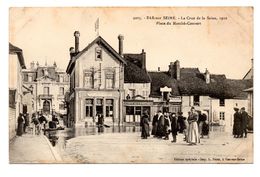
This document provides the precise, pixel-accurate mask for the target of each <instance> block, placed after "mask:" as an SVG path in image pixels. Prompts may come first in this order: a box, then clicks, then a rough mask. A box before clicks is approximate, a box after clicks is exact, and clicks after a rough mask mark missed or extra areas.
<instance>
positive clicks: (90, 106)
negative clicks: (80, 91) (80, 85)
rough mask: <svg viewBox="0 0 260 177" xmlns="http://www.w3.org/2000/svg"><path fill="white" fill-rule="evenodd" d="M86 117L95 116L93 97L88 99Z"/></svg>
mask: <svg viewBox="0 0 260 177" xmlns="http://www.w3.org/2000/svg"><path fill="white" fill-rule="evenodd" d="M85 106H86V117H93V99H86V105H85Z"/></svg>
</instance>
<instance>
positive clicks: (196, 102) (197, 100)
mask: <svg viewBox="0 0 260 177" xmlns="http://www.w3.org/2000/svg"><path fill="white" fill-rule="evenodd" d="M193 105H194V106H199V105H200V96H199V95H194V96H193Z"/></svg>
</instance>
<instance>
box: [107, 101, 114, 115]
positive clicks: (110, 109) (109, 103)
mask: <svg viewBox="0 0 260 177" xmlns="http://www.w3.org/2000/svg"><path fill="white" fill-rule="evenodd" d="M113 114H114V112H113V99H107V100H106V117H113Z"/></svg>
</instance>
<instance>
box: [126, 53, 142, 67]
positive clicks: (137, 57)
mask: <svg viewBox="0 0 260 177" xmlns="http://www.w3.org/2000/svg"><path fill="white" fill-rule="evenodd" d="M143 57H144V56H143V54H142V53H141V54H133V53H126V54H124V59H125V60H127V61H130V62H131V63H133V64H135V65H137V66H138V67H140V68H142V67H143V66H142V65H143V64H142V60H144V58H143Z"/></svg>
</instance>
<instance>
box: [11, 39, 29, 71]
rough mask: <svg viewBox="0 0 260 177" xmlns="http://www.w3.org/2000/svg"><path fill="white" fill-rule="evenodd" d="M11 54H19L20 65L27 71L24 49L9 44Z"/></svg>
mask: <svg viewBox="0 0 260 177" xmlns="http://www.w3.org/2000/svg"><path fill="white" fill-rule="evenodd" d="M9 54H17V57H18V60H19V63H20V65H21V67H22V69H26V66H25V62H24V57H23V50H22V49H20V48H18V47H16V46H14V45H13V44H11V43H10V42H9Z"/></svg>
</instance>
